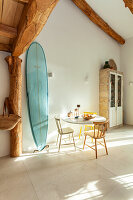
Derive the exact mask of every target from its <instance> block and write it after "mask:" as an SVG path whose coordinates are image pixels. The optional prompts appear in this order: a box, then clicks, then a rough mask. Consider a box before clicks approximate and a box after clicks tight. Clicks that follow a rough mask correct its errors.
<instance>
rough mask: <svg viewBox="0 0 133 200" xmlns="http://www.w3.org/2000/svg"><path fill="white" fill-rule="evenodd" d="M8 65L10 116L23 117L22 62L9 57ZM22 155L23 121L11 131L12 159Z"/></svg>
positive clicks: (7, 59) (16, 58) (7, 58)
mask: <svg viewBox="0 0 133 200" xmlns="http://www.w3.org/2000/svg"><path fill="white" fill-rule="evenodd" d="M5 60H6V62H7V63H8V69H9V76H10V94H9V103H10V109H9V113H10V114H16V115H18V116H20V117H21V112H22V108H21V105H22V104H21V93H22V92H21V89H22V74H21V62H22V60H21V59H20V58H18V57H14V56H7V57H6V58H5ZM21 153H22V121H21V120H20V122H19V123H18V124H17V125H16V127H15V128H14V129H12V130H11V131H10V155H11V157H18V156H20V155H21Z"/></svg>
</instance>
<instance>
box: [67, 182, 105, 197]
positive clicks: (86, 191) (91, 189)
mask: <svg viewBox="0 0 133 200" xmlns="http://www.w3.org/2000/svg"><path fill="white" fill-rule="evenodd" d="M98 182H99V181H93V182H90V183H88V184H87V185H86V186H85V187H83V188H81V189H79V190H78V191H77V192H74V193H73V194H69V195H67V196H65V199H67V200H85V199H88V200H89V199H98V197H102V196H103V195H102V192H100V191H99V190H98V188H97V186H96V184H97V183H98Z"/></svg>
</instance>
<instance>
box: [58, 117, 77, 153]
mask: <svg viewBox="0 0 133 200" xmlns="http://www.w3.org/2000/svg"><path fill="white" fill-rule="evenodd" d="M55 121H56V125H57V129H58V136H57V144H58V139H59V136H60V141H59V147H58V151H60V147H61V139H62V136H63V135H67V134H69V136H70V135H71V134H72V138H73V142H72V143H66V144H63V145H69V144H74V147H75V150H76V145H75V140H74V136H73V133H74V130H73V129H72V128H70V127H67V128H62V127H61V122H60V118H57V117H55ZM69 138H70V137H69Z"/></svg>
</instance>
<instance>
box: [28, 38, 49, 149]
mask: <svg viewBox="0 0 133 200" xmlns="http://www.w3.org/2000/svg"><path fill="white" fill-rule="evenodd" d="M26 91H27V104H28V113H29V121H30V126H31V131H32V135H33V138H34V141H35V144H36V146H37V149H38V150H39V151H41V150H42V149H44V148H45V146H46V139H47V132H48V75H47V64H46V58H45V54H44V51H43V48H42V46H41V45H40V44H39V43H37V42H33V43H32V44H31V45H30V47H29V49H28V50H27V54H26Z"/></svg>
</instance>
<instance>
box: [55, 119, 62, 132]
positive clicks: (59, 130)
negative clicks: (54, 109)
mask: <svg viewBox="0 0 133 200" xmlns="http://www.w3.org/2000/svg"><path fill="white" fill-rule="evenodd" d="M55 121H56V125H57V129H58V133H59V134H62V127H61V122H60V118H58V117H55Z"/></svg>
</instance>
